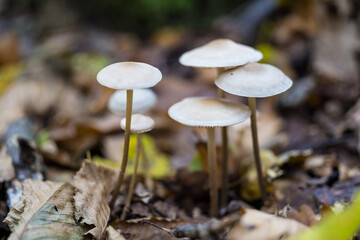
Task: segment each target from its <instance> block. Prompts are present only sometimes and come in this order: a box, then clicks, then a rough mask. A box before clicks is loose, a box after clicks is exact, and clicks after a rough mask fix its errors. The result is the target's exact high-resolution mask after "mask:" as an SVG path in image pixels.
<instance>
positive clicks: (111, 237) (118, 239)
mask: <svg viewBox="0 0 360 240" xmlns="http://www.w3.org/2000/svg"><path fill="white" fill-rule="evenodd" d="M106 232H107V234H108V235H107V236H108V240H125V238H124V237H123V236H122V235H121V234H120V233H118V232H117V231H116V230H115V228H113V227H112V226H108V227H107V228H106Z"/></svg>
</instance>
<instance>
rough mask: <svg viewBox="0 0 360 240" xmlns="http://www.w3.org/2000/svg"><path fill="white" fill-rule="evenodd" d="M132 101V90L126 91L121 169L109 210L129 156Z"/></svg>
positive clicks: (122, 178) (118, 190) (115, 196)
mask: <svg viewBox="0 0 360 240" xmlns="http://www.w3.org/2000/svg"><path fill="white" fill-rule="evenodd" d="M132 101H133V90H132V89H130V90H127V91H126V126H125V138H124V149H123V158H122V161H121V169H120V173H119V178H118V180H117V182H116V185H115V188H114V192H113V195H112V198H111V201H110V204H109V206H110V209H112V208H113V207H114V204H115V200H116V198H117V196H118V194H119V192H120V188H121V185H122V182H123V180H124V176H125V169H126V165H127V161H128V156H129V142H130V128H131V113H132Z"/></svg>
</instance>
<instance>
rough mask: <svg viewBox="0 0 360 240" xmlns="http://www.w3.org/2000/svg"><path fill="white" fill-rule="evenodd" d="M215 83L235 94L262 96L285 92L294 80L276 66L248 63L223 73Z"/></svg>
mask: <svg viewBox="0 0 360 240" xmlns="http://www.w3.org/2000/svg"><path fill="white" fill-rule="evenodd" d="M215 85H216V86H218V87H219V88H221V89H222V90H224V91H225V92H228V93H231V94H234V95H238V96H243V97H257V98H262V97H270V96H274V95H277V94H280V93H282V92H285V91H286V90H288V89H289V88H290V87H291V86H292V81H291V79H290V78H288V77H287V76H286V75H285V74H284V73H283V72H282V71H281V70H280V69H278V68H276V67H274V66H271V65H269V64H261V63H248V64H246V65H245V66H242V67H237V68H234V69H229V70H227V71H225V72H223V73H221V74H220V76H219V77H218V78H217V79H216V80H215Z"/></svg>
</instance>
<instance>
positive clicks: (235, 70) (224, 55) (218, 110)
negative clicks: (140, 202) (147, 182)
mask: <svg viewBox="0 0 360 240" xmlns="http://www.w3.org/2000/svg"><path fill="white" fill-rule="evenodd" d="M261 59H262V53H261V52H259V51H257V50H255V49H253V48H251V47H248V46H245V45H242V44H238V43H235V42H234V41H232V40H228V39H218V40H214V41H211V42H209V43H207V44H205V45H203V46H201V47H199V48H196V49H193V50H191V51H188V52H186V53H184V54H183V55H182V56H181V57H180V63H181V64H183V65H185V66H191V67H200V68H216V69H217V72H218V76H217V78H216V79H215V85H216V86H217V87H218V88H219V91H218V93H219V94H218V95H219V96H218V98H213V97H190V98H185V99H183V100H182V101H180V102H178V103H176V104H174V105H173V106H171V107H170V108H169V111H168V113H169V116H170V117H171V118H172V119H174V120H175V121H177V122H179V123H181V124H184V125H187V126H192V127H204V128H206V129H207V134H208V143H207V151H208V167H209V168H208V172H209V179H210V215H211V216H212V217H215V216H216V215H217V212H218V205H219V201H218V184H217V180H218V177H217V167H216V166H217V164H216V162H217V159H216V146H215V127H221V128H222V130H221V133H222V160H221V163H222V171H223V172H222V186H221V205H222V206H225V205H226V203H227V188H228V185H227V183H228V172H227V171H228V163H227V162H228V159H227V158H228V154H227V151H228V140H227V127H228V126H231V125H234V124H238V123H241V122H244V121H245V120H247V119H248V118H251V132H252V140H253V152H254V159H255V165H256V170H257V176H258V184H259V189H260V193H261V198H262V200H265V198H266V188H265V182H264V179H263V171H262V167H261V159H260V154H259V144H258V137H257V127H256V98H264V97H270V96H274V95H277V94H280V93H282V92H284V91H286V90H287V89H289V88H290V87H291V85H292V81H291V80H290V79H289V78H288V77H287V76H286V75H285V74H284V73H283V72H282V71H281V70H279V69H278V68H276V67H274V66H271V65H268V64H261V63H257V61H259V60H261ZM161 78H162V76H161V73H160V71H159V70H158V69H157V68H154V67H152V66H150V65H148V64H145V63H137V62H121V63H115V64H112V65H109V66H107V67H105V68H104V69H102V70H101V71H100V72H99V73H98V75H97V80H98V82H99V83H100V84H102V85H104V86H106V87H109V88H114V89H122V90H120V91H117V92H115V93H114V95H113V96H112V97H111V99H110V101H109V109H110V110H111V111H112V112H114V113H116V114H124V113H125V114H126V117H125V118H124V119H123V120H122V121H121V127H122V128H123V129H124V130H125V140H124V150H123V159H122V163H121V169H120V174H119V178H118V181H117V183H116V186H115V188H114V192H113V195H112V199H111V201H110V207H113V205H114V202H115V200H116V198H117V195H118V193H119V190H120V187H121V184H122V182H123V179H124V173H125V168H126V164H127V160H128V151H129V137H130V134H131V133H133V134H137V136H138V140H137V144H138V145H137V153H136V159H135V169H134V174H133V176H132V179H131V183H130V188H129V193H128V196H127V200H126V203H125V207H124V210H123V212H122V219H124V217H125V214H126V209H127V208H128V207H129V204H130V201H131V196H132V192H133V188H134V185H135V178H136V170H137V167H138V158H139V155H140V151H141V149H142V148H141V139H140V134H139V133H142V132H147V131H149V130H151V129H152V128H153V127H154V121H153V120H152V119H151V118H149V117H146V116H143V115H140V114H135V113H140V112H145V111H147V110H148V109H149V108H151V107H152V106H153V105H154V104H155V102H156V96H155V94H154V93H153V92H151V90H149V89H143V88H150V87H152V86H154V85H155V84H157V83H158V82H159V81H160V80H161ZM226 93H230V94H234V95H237V96H243V97H247V98H248V103H249V104H248V105H249V106H248V107H247V106H245V105H244V104H242V103H239V102H234V101H230V100H228V99H225V95H226ZM145 95H149V96H150V95H151V96H152V97H150V98H147V97H146V98H145ZM133 99H134V101H133ZM149 99H151V100H149ZM133 113H134V115H132V114H133Z"/></svg>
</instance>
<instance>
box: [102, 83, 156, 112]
mask: <svg viewBox="0 0 360 240" xmlns="http://www.w3.org/2000/svg"><path fill="white" fill-rule="evenodd" d="M156 101H157V97H156V94H155V93H154V91H153V90H151V89H134V93H133V105H132V113H133V114H135V113H143V112H146V111H148V110H149V109H150V108H152V107H153V106H154V105H155V104H156ZM108 109H109V110H110V111H111V112H112V113H115V114H118V115H125V114H126V90H118V91H116V92H115V93H114V94H113V95H111V97H110V99H109V102H108Z"/></svg>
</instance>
